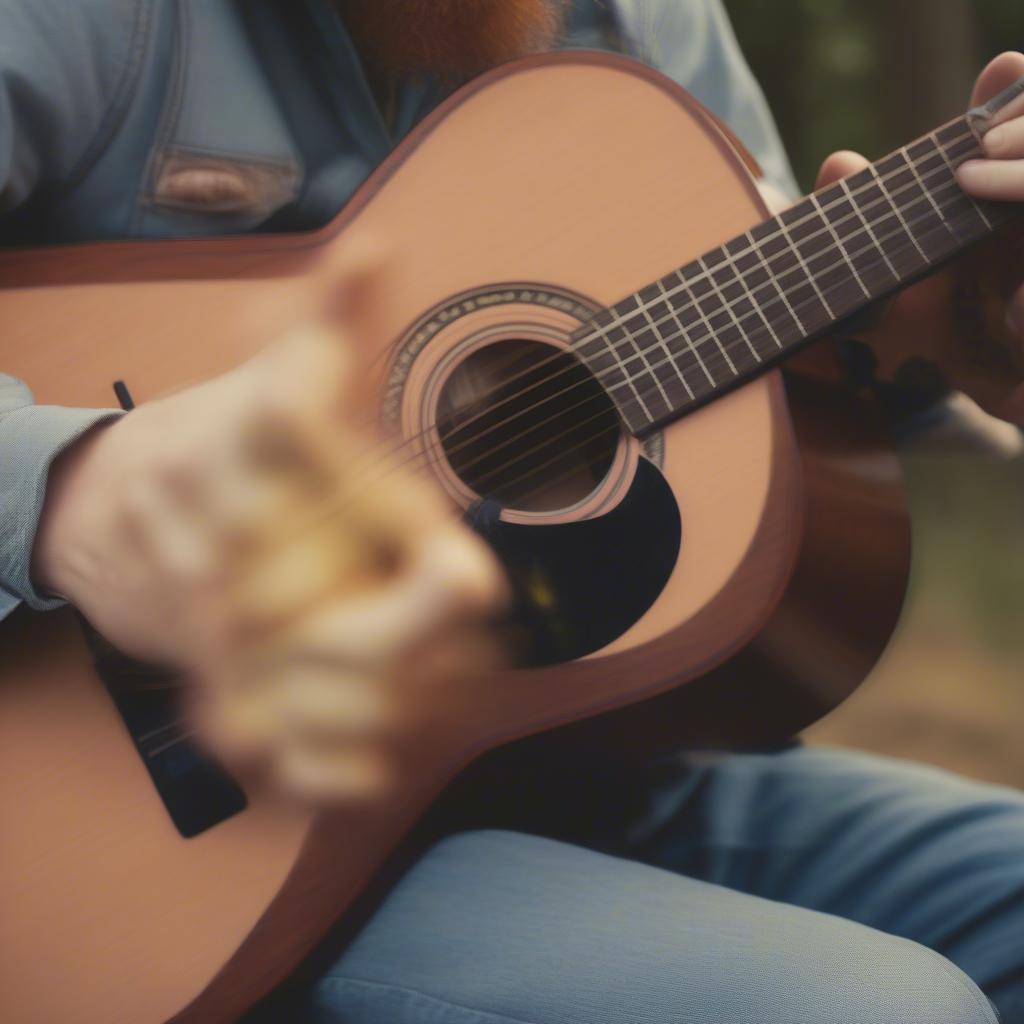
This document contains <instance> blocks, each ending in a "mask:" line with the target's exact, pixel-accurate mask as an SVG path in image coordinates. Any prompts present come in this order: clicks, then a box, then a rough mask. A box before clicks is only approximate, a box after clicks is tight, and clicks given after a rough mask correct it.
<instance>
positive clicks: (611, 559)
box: [467, 458, 682, 667]
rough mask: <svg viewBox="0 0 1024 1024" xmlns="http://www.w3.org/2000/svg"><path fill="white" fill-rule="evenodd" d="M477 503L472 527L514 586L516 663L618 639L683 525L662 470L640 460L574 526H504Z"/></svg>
mask: <svg viewBox="0 0 1024 1024" xmlns="http://www.w3.org/2000/svg"><path fill="white" fill-rule="evenodd" d="M500 511H501V509H500V506H498V505H497V504H496V503H494V502H491V501H486V500H485V501H482V502H479V503H477V505H475V506H474V507H473V508H472V509H471V510H470V512H469V513H468V514H467V520H468V522H469V523H470V525H471V526H473V528H474V529H475V530H476V531H477V532H478V533H479V534H480V535H481V536H482V537H483V538H484V539H485V540H486V541H487V543H488V544H489V545H490V546H491V548H492V549H493V550H494V552H495V553H496V554H497V556H498V558H499V559H500V560H501V562H502V564H503V565H504V567H505V570H506V572H507V573H508V576H509V579H510V581H511V583H512V588H513V593H514V602H513V610H512V613H511V615H510V623H509V627H510V632H511V638H512V645H513V649H514V651H515V656H516V664H517V665H519V666H522V667H529V666H538V665H549V664H554V663H558V662H563V661H572V660H573V659H575V658H581V657H583V656H584V655H585V654H590V653H591V652H592V651H596V650H598V649H600V648H601V647H604V646H605V645H606V644H608V643H611V641H612V640H614V639H615V638H616V637H619V636H621V635H622V634H623V633H624V632H625V631H626V630H627V629H629V627H630V626H632V625H633V623H635V622H636V621H637V620H638V619H639V618H640V617H641V616H642V615H643V614H644V613H645V612H646V611H647V610H648V609H649V608H650V607H651V605H652V604H653V603H654V602H655V600H656V599H657V597H658V595H659V594H661V592H662V590H663V589H664V587H665V584H666V583H667V582H668V579H669V577H670V576H671V574H672V571H673V570H674V569H675V566H676V562H677V561H678V558H679V550H680V546H681V542H682V522H681V520H680V515H679V508H678V506H677V505H676V499H675V495H674V494H673V493H672V490H671V488H670V487H669V485H668V483H667V482H666V480H665V478H664V477H663V476H662V475H661V472H660V471H659V470H658V469H657V467H655V466H654V465H653V464H652V463H651V462H649V461H648V460H647V459H644V458H641V459H640V460H639V464H638V467H637V472H636V476H635V477H634V479H633V483H632V485H631V486H630V489H629V492H628V494H627V495H626V497H625V498H624V499H623V500H622V502H620V504H619V505H617V506H616V507H615V508H614V509H613V510H612V511H610V512H608V513H607V514H606V515H604V516H601V517H599V518H597V519H589V520H586V521H583V522H579V523H557V524H553V525H538V526H524V525H520V524H517V523H507V522H503V521H502V520H501V519H500V518H499V514H500Z"/></svg>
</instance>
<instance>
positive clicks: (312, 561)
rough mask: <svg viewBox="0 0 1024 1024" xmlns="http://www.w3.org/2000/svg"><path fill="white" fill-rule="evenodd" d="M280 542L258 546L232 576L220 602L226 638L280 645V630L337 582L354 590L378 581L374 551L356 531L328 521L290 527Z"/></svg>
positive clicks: (332, 591) (265, 645)
mask: <svg viewBox="0 0 1024 1024" xmlns="http://www.w3.org/2000/svg"><path fill="white" fill-rule="evenodd" d="M285 529H286V531H287V533H289V534H290V535H291V536H290V537H288V539H287V540H282V542H281V543H280V544H277V545H275V546H272V547H270V548H268V549H267V550H265V551H262V552H261V553H260V555H259V557H257V558H254V559H253V560H252V561H251V563H250V567H249V569H248V571H246V572H244V573H241V574H240V575H239V576H238V577H236V578H234V579H232V580H231V581H230V584H229V587H228V589H226V590H225V592H224V594H223V596H222V599H221V605H220V613H221V615H222V616H223V619H224V623H225V632H226V634H227V637H226V639H227V642H228V643H230V644H236V645H237V644H242V645H246V646H252V645H259V646H258V648H257V649H258V650H263V649H270V648H278V649H281V642H280V641H279V640H278V639H277V636H276V633H277V631H278V630H280V629H283V628H285V627H287V626H288V624H289V623H290V622H292V621H293V620H295V619H296V618H297V617H299V616H300V615H302V614H303V613H306V612H308V611H309V609H311V608H313V607H314V606H315V605H317V604H319V603H322V602H325V601H328V600H329V599H330V598H331V596H332V595H336V593H337V591H338V590H339V588H344V589H345V590H358V589H360V588H372V587H375V586H377V585H379V584H378V580H379V575H380V572H381V566H380V563H379V562H378V561H377V553H376V551H375V550H374V549H373V547H372V546H370V545H367V544H364V543H361V542H360V538H358V537H348V536H346V535H345V531H344V529H343V528H342V527H341V526H340V525H339V526H338V527H337V528H336V529H332V524H331V523H330V522H328V523H326V524H320V526H319V527H318V528H317V529H293V528H292V524H288V525H287V526H286V528H285Z"/></svg>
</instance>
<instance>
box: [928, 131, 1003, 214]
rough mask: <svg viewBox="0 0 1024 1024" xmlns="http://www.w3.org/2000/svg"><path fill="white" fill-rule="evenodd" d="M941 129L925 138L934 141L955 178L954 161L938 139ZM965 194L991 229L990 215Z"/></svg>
mask: <svg viewBox="0 0 1024 1024" xmlns="http://www.w3.org/2000/svg"><path fill="white" fill-rule="evenodd" d="M940 130H941V129H936V130H935V131H934V132H931V133H929V134H928V135H926V136H925V138H926V139H927V140H928V141H929V142H931V143H932V145H933V146H934V147H935V149H936V151H937V152H938V154H939V156H941V157H942V159H943V160H944V161H945V162H946V166H947V167H948V168H949V173H950V174H951V175H953V178H954V180H955V179H956V168H955V167H954V166H953V163H952V161H951V160H950V159H949V155H948V154H947V153H946V148H945V146H943V144H942V143H941V142H939V140H938V132H939V131H940ZM957 141H959V140H957ZM950 145H956V143H950ZM964 195H965V196H967V198H968V199H969V200H970V201H971V205H972V206H973V207H974V209H975V210H976V211H977V213H978V216H979V217H980V218H981V219H982V220H983V221H984V222H985V226H986V227H987V228H989V229H990V230H991V228H992V222H991V221H990V220H989V219H988V217H986V216H985V211H984V210H983V209H982V208H981V205H980V204H979V203H978V201H977V200H976V199H975V198H974V196H972V195H971V194H970V193H968V192H964Z"/></svg>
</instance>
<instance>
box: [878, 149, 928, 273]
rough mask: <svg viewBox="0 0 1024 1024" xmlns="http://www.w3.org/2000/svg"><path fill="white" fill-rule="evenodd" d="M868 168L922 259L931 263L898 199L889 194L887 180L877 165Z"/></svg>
mask: <svg viewBox="0 0 1024 1024" xmlns="http://www.w3.org/2000/svg"><path fill="white" fill-rule="evenodd" d="M867 170H869V171H870V172H871V176H872V177H873V178H874V179H875V181H876V182H877V183H878V187H879V188H880V189H881V190H882V193H883V195H884V196H885V198H886V199H888V200H889V205H890V206H891V207H892V212H893V213H895V214H896V219H897V220H898V221H899V222H900V224H902V225H903V230H904V231H906V233H907V235H908V236H909V238H910V240H911V241H912V242H913V243H914V248H915V249H917V251H918V252H919V253H920V254H921V259H923V260H924V261H925V263H929V264H930V263H931V260H930V259H928V257H927V256H926V255H925V252H924V249H922V248H921V246H920V245H918V244H917V239H916V238H914V236H913V235H912V234H911V233H910V228H909V226H908V225H907V221H906V218H904V216H903V211H902V210H901V209H900V208H899V206H897V204H896V201H895V200H894V199H893V197H892V196H891V195H890V194H889V190H888V189H887V188H886V187H885V181H884V180H883V179H882V177H881V175H880V174H879V173H878V170H877V168H876V167H875V165H874V164H872V165H871V166H870V167H868V168H867Z"/></svg>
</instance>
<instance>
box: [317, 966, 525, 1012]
mask: <svg viewBox="0 0 1024 1024" xmlns="http://www.w3.org/2000/svg"><path fill="white" fill-rule="evenodd" d="M346 985H348V986H360V985H362V986H364V987H365V988H376V989H384V990H385V991H390V992H402V993H405V994H407V995H411V996H416V997H417V998H418V999H423V1000H425V1001H426V1002H428V1003H436V1004H437V1005H439V1006H447V1007H450V1008H451V1009H453V1010H461V1011H463V1012H465V1013H472V1014H475V1015H476V1016H477V1018H478V1019H479V1020H480V1021H490V1022H493V1024H540V1022H539V1021H527V1020H523V1019H522V1018H521V1017H508V1016H506V1015H505V1014H502V1013H492V1012H491V1011H490V1010H481V1009H478V1008H477V1007H475V1006H465V1005H464V1004H462V1003H456V1002H453V1001H452V1000H450V999H444V998H441V997H440V996H434V995H431V994H430V993H428V992H423V991H421V990H420V989H418V988H409V987H407V986H405V985H395V984H392V983H391V982H383V981H370V980H369V979H367V978H338V977H333V976H328V977H326V978H323V979H321V981H320V983H319V985H318V986H317V987H318V988H319V987H324V986H329V987H330V988H332V989H339V988H343V987H344V986H346Z"/></svg>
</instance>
